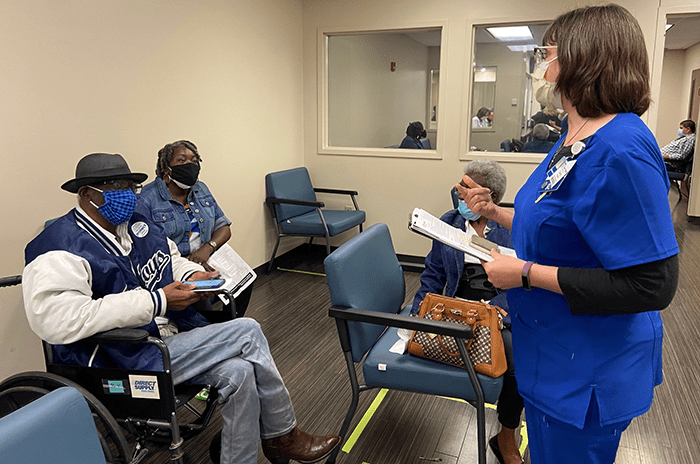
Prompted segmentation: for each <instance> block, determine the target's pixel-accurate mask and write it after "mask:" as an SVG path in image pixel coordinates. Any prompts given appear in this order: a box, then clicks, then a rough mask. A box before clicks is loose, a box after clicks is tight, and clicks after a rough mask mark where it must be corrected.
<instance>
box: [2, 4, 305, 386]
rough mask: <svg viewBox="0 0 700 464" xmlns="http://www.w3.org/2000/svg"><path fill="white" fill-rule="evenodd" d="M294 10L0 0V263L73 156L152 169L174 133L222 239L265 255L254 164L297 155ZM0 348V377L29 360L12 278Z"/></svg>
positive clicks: (32, 344)
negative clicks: (223, 228) (187, 152)
mask: <svg viewBox="0 0 700 464" xmlns="http://www.w3.org/2000/svg"><path fill="white" fill-rule="evenodd" d="M302 13H303V10H302V3H301V1H300V0H298V1H297V0H291V1H290V0H257V1H255V2H247V1H246V2H244V1H231V0H207V1H205V2H194V1H185V0H170V1H167V2H165V1H142V0H120V1H117V2H106V1H102V2H97V1H94V0H66V1H60V2H56V1H52V0H6V1H3V2H2V4H0V44H2V46H0V63H1V65H0V66H1V68H2V71H0V102H2V103H1V104H0V134H1V135H2V152H3V153H2V161H3V165H4V172H5V175H4V176H3V181H4V182H3V191H4V192H6V197H5V202H4V208H3V216H4V218H5V220H4V221H3V224H4V227H3V232H2V260H1V261H0V275H2V276H5V275H12V274H18V273H21V271H22V268H23V265H24V258H23V250H24V246H25V245H26V243H27V242H28V241H29V240H31V239H32V238H33V237H34V236H35V235H36V234H37V233H38V232H39V231H40V230H41V229H42V226H43V223H44V221H45V220H46V219H48V218H52V217H56V216H59V215H61V214H63V213H65V212H66V211H68V209H70V208H71V207H73V206H74V204H75V201H76V200H75V196H74V195H71V194H69V193H67V192H64V191H62V190H60V188H59V187H60V185H61V184H62V183H63V182H65V181H67V180H69V179H71V178H72V177H73V174H74V172H75V164H76V162H77V161H78V159H79V158H80V157H81V156H83V155H84V154H87V153H91V152H96V151H104V152H110V153H114V152H119V153H122V154H123V155H124V156H125V157H126V159H127V160H128V161H129V163H130V165H131V168H132V170H135V171H141V172H146V173H148V174H149V176H150V178H149V179H152V178H153V174H154V170H155V163H156V156H157V152H158V149H159V148H161V147H162V146H163V145H164V144H165V143H168V142H172V141H174V140H178V139H183V138H187V139H190V140H192V141H193V142H195V143H196V144H197V145H198V147H199V149H200V153H201V154H202V157H203V159H204V163H203V165H202V176H201V177H202V179H203V180H204V181H205V182H207V184H208V185H209V186H210V187H211V189H212V191H213V192H214V195H215V196H216V198H217V200H218V201H219V203H220V204H221V206H222V208H223V210H224V211H225V212H226V213H227V215H228V216H229V218H230V219H232V220H233V222H234V225H233V237H232V238H231V241H230V243H231V245H232V246H233V247H234V248H235V249H236V250H237V251H238V253H239V254H241V256H242V257H243V258H244V259H245V260H246V261H248V262H249V263H250V264H251V265H252V266H258V265H260V264H262V263H263V262H265V261H267V260H268V259H269V253H271V251H272V246H273V245H274V241H273V238H272V236H273V235H272V228H273V225H272V222H271V220H270V219H269V218H268V216H269V213H268V212H267V210H266V209H265V206H264V203H263V202H264V199H265V198H264V185H263V178H264V175H265V174H266V173H268V172H271V171H275V170H280V169H286V168H290V167H295V166H300V165H302V164H303V151H302V150H303V145H302V127H303V118H302V110H303V105H302V92H303V86H302V77H303V73H302V65H301V63H302V43H301V40H302V35H301V24H302ZM8 192H12V197H10V195H9V193H8ZM290 242H293V240H290ZM290 245H291V243H290V244H288V245H286V246H284V249H283V250H282V251H285V250H286V249H287V248H289V246H290ZM0 359H1V360H2V361H1V365H0V379H2V378H5V377H7V376H8V375H9V374H11V373H13V372H17V371H21V370H27V369H43V361H42V357H41V354H40V344H39V341H38V339H37V338H36V337H35V336H34V335H33V334H32V332H31V331H30V330H29V327H28V325H27V322H26V319H25V317H24V313H23V309H22V300H21V292H20V289H19V288H12V289H0Z"/></svg>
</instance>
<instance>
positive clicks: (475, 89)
mask: <svg viewBox="0 0 700 464" xmlns="http://www.w3.org/2000/svg"><path fill="white" fill-rule="evenodd" d="M547 26H548V24H547V23H535V24H526V25H515V26H513V25H494V26H477V27H475V30H474V61H473V63H472V66H471V70H470V72H469V76H470V80H471V88H472V92H471V102H470V103H471V104H470V106H469V108H468V109H467V111H468V112H469V117H468V118H467V120H468V121H469V122H468V127H467V133H468V138H469V150H470V151H507V152H514V151H519V152H522V151H528V152H531V153H546V152H548V151H549V148H548V147H551V145H552V144H553V142H554V141H556V140H557V138H558V137H559V129H560V125H558V124H556V123H557V122H560V117H562V116H563V115H560V114H558V113H554V114H544V113H543V110H544V109H545V108H543V107H542V106H541V105H540V104H539V103H538V101H537V99H536V98H535V95H534V93H533V77H532V73H533V71H534V66H535V59H534V49H535V47H536V46H538V45H542V36H543V35H544V32H545V30H546V29H547ZM540 123H544V125H545V126H546V127H545V126H539V127H537V129H536V130H535V126H536V125H538V124H540ZM528 142H532V143H528Z"/></svg>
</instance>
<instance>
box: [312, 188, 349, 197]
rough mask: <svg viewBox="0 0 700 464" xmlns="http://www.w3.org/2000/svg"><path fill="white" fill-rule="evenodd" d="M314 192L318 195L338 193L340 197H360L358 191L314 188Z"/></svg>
mask: <svg viewBox="0 0 700 464" xmlns="http://www.w3.org/2000/svg"><path fill="white" fill-rule="evenodd" d="M314 192H316V193H337V194H339V195H358V193H357V190H342V189H328V188H317V187H314Z"/></svg>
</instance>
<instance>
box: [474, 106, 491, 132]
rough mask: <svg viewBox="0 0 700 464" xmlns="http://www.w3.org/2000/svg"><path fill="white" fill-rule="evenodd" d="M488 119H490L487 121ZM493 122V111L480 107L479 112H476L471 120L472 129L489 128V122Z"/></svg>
mask: <svg viewBox="0 0 700 464" xmlns="http://www.w3.org/2000/svg"><path fill="white" fill-rule="evenodd" d="M489 117H490V119H489ZM492 121H493V111H491V109H489V108H486V107H485V106H482V107H481V108H479V111H477V112H476V116H474V117H473V118H472V127H474V128H479V127H491V122H492Z"/></svg>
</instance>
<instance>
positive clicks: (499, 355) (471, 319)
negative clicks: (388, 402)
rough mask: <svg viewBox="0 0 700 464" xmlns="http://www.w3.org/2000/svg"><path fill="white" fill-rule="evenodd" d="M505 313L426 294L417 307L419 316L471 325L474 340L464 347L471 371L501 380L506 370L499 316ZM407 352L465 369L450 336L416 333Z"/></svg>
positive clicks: (483, 305) (482, 305) (458, 300)
mask: <svg viewBox="0 0 700 464" xmlns="http://www.w3.org/2000/svg"><path fill="white" fill-rule="evenodd" d="M504 314H505V311H503V309H501V308H499V307H498V306H491V305H489V304H488V303H483V302H482V303H477V302H475V301H466V300H460V299H458V298H450V297H446V296H442V295H437V294H435V293H428V294H426V295H425V299H423V301H422V302H421V304H420V313H419V314H418V317H422V318H425V319H432V320H435V321H445V322H451V323H453V324H464V325H468V326H470V327H471V328H472V331H473V332H474V338H472V339H470V340H468V341H467V342H466V343H465V346H466V348H467V354H468V355H469V359H470V360H471V362H472V364H473V366H474V370H475V371H476V372H478V373H479V374H484V375H488V376H490V377H500V376H501V375H503V373H504V372H505V371H506V369H507V362H506V352H505V349H504V347H503V338H501V329H502V328H503V322H502V318H501V316H502V315H504ZM408 352H409V353H411V354H414V355H416V356H420V357H423V358H428V359H432V360H435V361H440V362H443V363H446V364H451V365H453V366H457V367H461V368H464V362H463V361H462V357H461V356H460V354H459V348H458V347H457V342H456V340H455V339H454V338H453V337H447V336H444V337H443V336H441V335H437V334H431V333H426V332H418V331H415V332H413V336H411V340H410V341H409V343H408Z"/></svg>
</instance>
